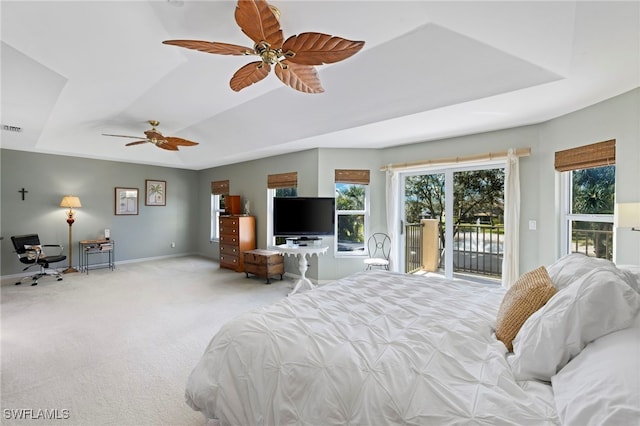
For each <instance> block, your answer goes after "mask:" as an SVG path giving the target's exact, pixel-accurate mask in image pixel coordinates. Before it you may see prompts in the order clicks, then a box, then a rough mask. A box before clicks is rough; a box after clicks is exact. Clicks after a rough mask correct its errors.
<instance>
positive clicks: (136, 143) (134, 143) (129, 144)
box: [125, 141, 151, 146]
mask: <svg viewBox="0 0 640 426" xmlns="http://www.w3.org/2000/svg"><path fill="white" fill-rule="evenodd" d="M148 142H151V141H137V142H129V143H128V144H125V146H133V145H140V144H143V143H148Z"/></svg>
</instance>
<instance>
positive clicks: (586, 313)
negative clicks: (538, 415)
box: [507, 267, 640, 381]
mask: <svg viewBox="0 0 640 426" xmlns="http://www.w3.org/2000/svg"><path fill="white" fill-rule="evenodd" d="M639 310H640V294H638V293H637V292H636V291H634V290H633V289H632V288H631V287H630V286H629V285H628V284H627V283H626V282H625V281H624V279H623V277H622V272H621V271H619V270H617V269H613V270H611V269H609V268H608V267H606V268H601V269H596V270H593V271H591V272H587V273H586V274H584V275H583V276H582V277H581V278H580V279H578V280H577V281H576V282H574V283H573V284H571V285H570V286H568V287H566V288H564V289H562V290H560V291H558V292H557V293H556V294H555V295H554V296H553V297H552V298H551V299H549V301H548V302H547V304H546V305H544V306H543V307H542V308H540V309H539V310H538V311H537V312H535V313H534V314H533V315H531V316H530V317H529V318H528V319H527V321H525V323H524V324H523V325H522V328H520V331H519V332H518V334H517V335H516V338H515V339H514V340H513V352H514V355H512V356H509V357H508V358H507V359H508V361H509V363H510V364H511V368H512V370H513V374H514V376H515V378H516V379H517V380H532V379H538V380H544V381H550V380H551V376H553V375H554V374H556V373H557V372H558V371H560V369H561V368H562V367H564V366H565V365H566V364H567V363H568V362H569V361H570V360H571V359H572V358H573V357H575V356H576V355H578V354H579V353H580V351H581V350H582V349H583V348H584V347H585V346H586V345H587V343H589V342H591V341H593V340H595V339H597V338H598V337H601V336H604V335H605V334H608V333H611V332H613V331H617V330H620V329H622V328H625V327H628V326H629V325H630V324H631V322H632V320H633V318H634V317H635V316H636V314H637V313H638V311H639Z"/></svg>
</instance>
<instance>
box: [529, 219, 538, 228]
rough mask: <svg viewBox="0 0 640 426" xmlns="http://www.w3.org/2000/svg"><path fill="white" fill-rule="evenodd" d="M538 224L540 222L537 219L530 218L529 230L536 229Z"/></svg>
mask: <svg viewBox="0 0 640 426" xmlns="http://www.w3.org/2000/svg"><path fill="white" fill-rule="evenodd" d="M537 226H538V224H537V223H536V221H535V220H530V221H529V231H535V230H536V228H537Z"/></svg>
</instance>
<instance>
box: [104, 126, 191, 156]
mask: <svg viewBox="0 0 640 426" xmlns="http://www.w3.org/2000/svg"><path fill="white" fill-rule="evenodd" d="M148 123H149V124H151V130H147V131H146V132H144V134H145V135H146V136H147V137H146V139H144V140H139V141H135V142H129V143H128V144H126V145H125V146H132V145H140V144H143V143H152V144H154V145H155V146H157V147H158V148H162V149H166V150H168V151H178V146H194V145H198V142H191V141H188V140H186V139H182V138H174V137H171V136H162V133H160V132H159V131H157V130H156V126H158V125H159V124H160V122H159V121H156V120H149V121H148ZM102 136H115V137H118V138H131V139H140V136H125V135H110V134H107V133H103V134H102Z"/></svg>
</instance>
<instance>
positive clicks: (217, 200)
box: [210, 180, 229, 241]
mask: <svg viewBox="0 0 640 426" xmlns="http://www.w3.org/2000/svg"><path fill="white" fill-rule="evenodd" d="M227 194H229V181H228V180H219V181H215V182H211V236H210V240H211V241H218V240H219V239H220V228H219V223H220V220H219V219H220V213H223V212H224V209H225V206H224V198H225V195H227Z"/></svg>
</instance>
